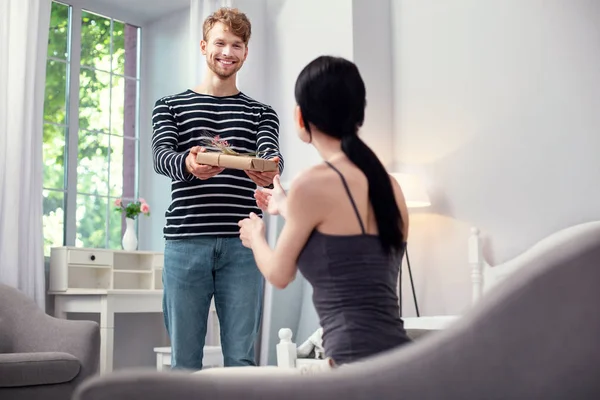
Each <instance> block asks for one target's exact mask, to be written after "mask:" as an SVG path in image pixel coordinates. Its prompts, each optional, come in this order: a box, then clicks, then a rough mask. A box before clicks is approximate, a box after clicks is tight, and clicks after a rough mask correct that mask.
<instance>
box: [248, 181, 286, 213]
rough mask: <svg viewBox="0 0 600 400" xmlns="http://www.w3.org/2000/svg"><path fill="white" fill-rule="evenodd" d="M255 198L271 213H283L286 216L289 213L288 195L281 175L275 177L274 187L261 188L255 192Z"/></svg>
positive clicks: (259, 205) (262, 208) (257, 202)
mask: <svg viewBox="0 0 600 400" xmlns="http://www.w3.org/2000/svg"><path fill="white" fill-rule="evenodd" d="M254 198H255V199H256V204H257V205H258V207H259V208H260V209H261V210H263V211H265V212H267V213H269V214H271V215H281V216H282V217H284V218H285V217H286V214H287V195H286V194H285V190H283V186H281V182H280V180H279V175H276V176H275V177H274V178H273V189H264V188H263V189H259V190H256V191H255V192H254Z"/></svg>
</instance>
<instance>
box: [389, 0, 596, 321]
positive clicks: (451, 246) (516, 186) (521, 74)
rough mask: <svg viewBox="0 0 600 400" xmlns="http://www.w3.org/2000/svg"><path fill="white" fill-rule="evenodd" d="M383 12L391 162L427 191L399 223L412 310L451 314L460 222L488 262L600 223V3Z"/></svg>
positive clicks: (444, 5) (409, 7)
mask: <svg viewBox="0 0 600 400" xmlns="http://www.w3.org/2000/svg"><path fill="white" fill-rule="evenodd" d="M392 18H393V39H394V42H393V43H394V46H393V53H394V58H395V66H394V99H395V105H394V117H395V130H394V131H395V138H394V139H395V141H394V146H395V156H396V160H395V161H396V162H397V163H398V165H405V166H407V167H408V169H412V170H414V171H417V172H419V173H422V175H423V176H424V177H425V179H426V180H427V182H428V183H429V185H430V188H431V190H432V193H431V194H432V201H433V207H432V208H431V209H430V210H429V211H427V212H425V211H422V212H420V213H419V214H416V215H413V217H412V219H411V240H410V242H409V250H410V255H411V262H412V267H413V273H414V274H415V279H416V285H417V292H418V296H419V301H420V308H421V312H422V314H428V315H432V314H452V313H456V312H460V311H461V310H463V309H464V307H466V306H467V304H468V301H469V289H470V287H469V285H470V282H469V275H468V274H469V271H468V267H467V264H466V261H467V259H466V238H467V235H468V230H469V227H470V226H471V225H475V226H477V227H479V228H481V229H482V230H483V231H484V233H485V234H486V235H487V237H488V242H489V243H488V247H487V248H486V253H487V254H488V256H489V257H490V261H493V262H501V261H504V260H507V259H509V258H511V257H513V256H515V255H517V254H518V253H520V252H521V251H523V250H525V249H527V248H528V247H530V246H531V245H532V244H533V243H534V242H536V241H538V240H540V239H542V238H543V237H544V236H546V235H548V234H550V233H552V232H554V231H556V230H558V229H560V228H563V227H567V226H569V225H573V224H576V223H580V222H584V221H588V220H593V219H600V206H599V204H600V189H599V186H598V184H597V182H598V180H599V179H598V178H599V177H600V157H598V149H600V135H598V133H597V130H598V127H599V126H600V113H598V110H599V109H600V53H599V52H598V49H599V48H600V25H599V24H598V21H599V20H600V3H599V2H597V1H593V0H572V1H569V2H567V1H558V0H554V1H545V0H529V1H526V2H525V1H519V0H502V1H500V0H495V1H485V2H482V1H477V0H456V1H453V2H439V1H435V0H420V1H408V0H404V1H403V0H400V1H394V2H393V7H392ZM407 278H408V277H407V275H406V274H405V281H404V294H405V296H404V302H405V307H404V309H405V315H411V314H412V313H413V307H412V300H411V298H410V289H409V287H408V286H407V283H408V279H407Z"/></svg>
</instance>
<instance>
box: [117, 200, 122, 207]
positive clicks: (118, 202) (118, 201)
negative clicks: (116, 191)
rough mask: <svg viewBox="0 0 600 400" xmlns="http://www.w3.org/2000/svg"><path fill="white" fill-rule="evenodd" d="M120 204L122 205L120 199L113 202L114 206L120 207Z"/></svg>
mask: <svg viewBox="0 0 600 400" xmlns="http://www.w3.org/2000/svg"><path fill="white" fill-rule="evenodd" d="M122 204H123V201H122V200H121V199H116V200H115V206H117V207H121V205H122Z"/></svg>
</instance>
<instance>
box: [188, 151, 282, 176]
mask: <svg viewBox="0 0 600 400" xmlns="http://www.w3.org/2000/svg"><path fill="white" fill-rule="evenodd" d="M196 162H197V163H198V164H205V165H213V166H215V167H221V168H232V169H240V170H244V171H258V172H269V171H277V170H278V165H277V162H276V161H272V160H266V159H264V158H258V157H251V156H247V155H242V154H235V155H233V154H224V153H221V152H211V151H209V152H201V153H198V155H197V156H196Z"/></svg>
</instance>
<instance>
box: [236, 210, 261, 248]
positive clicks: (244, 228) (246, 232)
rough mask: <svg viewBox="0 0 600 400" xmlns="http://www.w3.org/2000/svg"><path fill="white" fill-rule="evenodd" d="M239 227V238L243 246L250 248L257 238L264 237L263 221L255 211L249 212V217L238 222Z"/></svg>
mask: <svg viewBox="0 0 600 400" xmlns="http://www.w3.org/2000/svg"><path fill="white" fill-rule="evenodd" d="M238 226H239V227H240V239H241V240H242V244H243V245H244V247H247V248H249V249H252V246H253V245H254V244H256V242H257V241H258V240H261V239H264V237H265V223H264V221H263V220H262V218H260V217H259V216H258V215H256V214H255V213H250V217H249V218H245V219H243V220H241V221H240V222H238Z"/></svg>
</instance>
